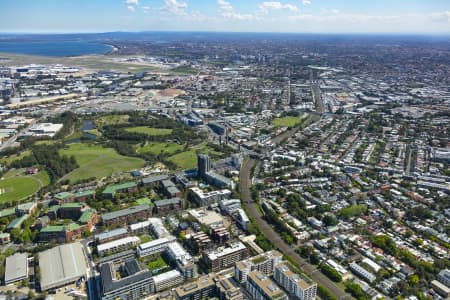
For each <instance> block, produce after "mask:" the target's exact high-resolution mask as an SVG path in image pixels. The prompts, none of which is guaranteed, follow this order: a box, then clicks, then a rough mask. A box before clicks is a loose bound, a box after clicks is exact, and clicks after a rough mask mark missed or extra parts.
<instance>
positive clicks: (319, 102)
mask: <svg viewBox="0 0 450 300" xmlns="http://www.w3.org/2000/svg"><path fill="white" fill-rule="evenodd" d="M311 93H312V96H313V100H314V103H315V104H316V111H317V112H318V113H324V112H325V107H324V103H323V99H322V96H321V92H320V88H319V85H318V84H317V83H313V84H312V85H311Z"/></svg>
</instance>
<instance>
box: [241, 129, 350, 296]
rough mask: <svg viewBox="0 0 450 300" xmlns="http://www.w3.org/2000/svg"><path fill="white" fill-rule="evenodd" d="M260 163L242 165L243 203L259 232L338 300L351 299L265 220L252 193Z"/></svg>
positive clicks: (276, 141)
mask: <svg viewBox="0 0 450 300" xmlns="http://www.w3.org/2000/svg"><path fill="white" fill-rule="evenodd" d="M295 131H296V130H290V131H288V132H285V133H284V134H282V135H281V136H278V137H275V138H274V139H273V140H272V141H273V142H274V143H275V144H278V143H279V142H281V141H282V140H284V138H286V137H287V136H289V135H291V134H293V133H295ZM257 163H258V161H257V160H255V159H252V158H246V159H245V160H244V162H243V164H242V168H241V173H240V183H239V184H240V186H239V187H240V192H241V197H242V202H243V203H244V206H245V208H246V210H247V213H248V214H249V215H250V217H251V218H252V219H253V220H254V221H255V222H256V225H258V228H259V230H260V231H261V232H262V233H263V234H264V235H265V236H266V238H267V239H269V240H270V241H271V242H273V244H274V245H275V246H276V247H277V249H278V250H279V251H280V252H281V253H283V254H284V255H286V256H289V257H290V258H292V259H293V260H294V261H296V262H298V265H299V266H300V269H301V271H302V272H304V273H305V274H307V275H308V276H310V277H311V278H312V279H313V280H314V281H315V282H317V283H319V284H320V285H322V286H323V287H325V288H326V289H327V290H328V291H330V292H331V293H332V294H333V295H334V296H335V297H336V298H337V299H351V297H350V295H348V294H347V293H345V292H344V291H343V290H342V289H341V288H339V287H338V286H337V285H336V284H334V282H332V281H331V280H330V279H329V278H328V277H326V276H325V275H323V274H322V273H321V272H320V270H318V269H317V268H316V267H315V266H313V265H311V264H309V263H308V262H307V261H306V260H305V259H304V258H302V257H301V256H300V255H299V254H298V253H297V252H295V249H294V248H293V247H292V246H290V245H289V244H287V243H286V242H285V241H284V240H283V239H282V238H281V237H280V235H279V234H278V233H276V232H275V230H274V229H273V228H272V227H271V226H270V225H269V224H268V223H267V222H266V220H265V219H263V216H262V213H261V211H260V209H259V207H258V205H257V203H256V202H255V201H254V200H253V198H252V196H251V192H250V187H251V185H252V179H251V176H252V174H251V171H252V169H253V168H254V167H255V166H256V165H257Z"/></svg>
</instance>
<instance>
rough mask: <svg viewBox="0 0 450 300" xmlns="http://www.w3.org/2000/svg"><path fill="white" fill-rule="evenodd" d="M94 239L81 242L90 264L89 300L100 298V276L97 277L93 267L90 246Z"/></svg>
mask: <svg viewBox="0 0 450 300" xmlns="http://www.w3.org/2000/svg"><path fill="white" fill-rule="evenodd" d="M93 240H94V239H93V238H92V237H91V238H88V239H84V240H82V241H81V245H82V246H83V248H84V252H85V254H86V260H87V264H88V268H87V270H86V271H87V278H86V283H87V293H88V295H89V296H88V299H89V300H97V299H98V298H99V295H100V291H101V290H100V287H99V280H98V276H97V271H96V270H95V268H94V266H93V261H94V260H93V259H92V253H91V251H90V250H89V246H88V244H89V243H90V242H92V241H93Z"/></svg>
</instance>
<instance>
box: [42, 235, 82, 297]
mask: <svg viewBox="0 0 450 300" xmlns="http://www.w3.org/2000/svg"><path fill="white" fill-rule="evenodd" d="M39 268H40V271H41V280H40V281H41V290H42V291H46V290H49V289H52V288H56V287H60V286H63V285H66V284H69V283H72V282H75V281H77V280H78V279H79V278H81V277H85V278H86V272H87V268H88V266H87V264H86V258H85V255H84V253H83V248H82V246H81V244H80V243H72V244H66V245H61V246H58V247H55V248H52V249H49V250H46V251H43V252H41V253H39Z"/></svg>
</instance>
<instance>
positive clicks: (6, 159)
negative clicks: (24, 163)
mask: <svg viewBox="0 0 450 300" xmlns="http://www.w3.org/2000/svg"><path fill="white" fill-rule="evenodd" d="M30 154H31V151H30V150H25V151H22V152H20V153H19V154H15V155H10V156H5V157H2V158H1V159H0V164H2V165H9V164H10V163H12V162H13V161H15V160H19V159H22V158H24V157H25V156H28V155H30Z"/></svg>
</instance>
